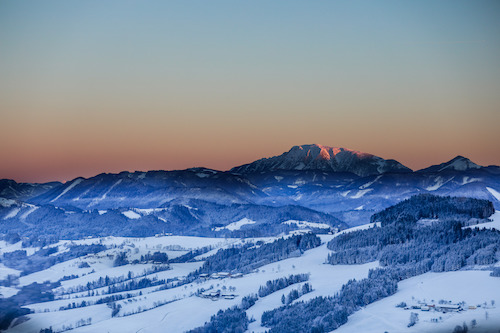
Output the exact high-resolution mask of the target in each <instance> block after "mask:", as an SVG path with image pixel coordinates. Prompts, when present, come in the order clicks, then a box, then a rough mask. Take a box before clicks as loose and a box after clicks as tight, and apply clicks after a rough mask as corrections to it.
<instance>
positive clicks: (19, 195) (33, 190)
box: [0, 179, 61, 200]
mask: <svg viewBox="0 0 500 333" xmlns="http://www.w3.org/2000/svg"><path fill="white" fill-rule="evenodd" d="M60 185H61V183H59V182H51V183H44V184H31V183H17V182H16V181H14V180H12V179H0V197H1V198H6V199H19V200H24V199H27V198H32V197H34V196H37V195H40V194H42V193H45V192H47V191H49V190H51V189H53V188H55V187H58V186H60Z"/></svg>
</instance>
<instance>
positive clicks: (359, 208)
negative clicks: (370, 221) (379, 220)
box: [354, 205, 365, 210]
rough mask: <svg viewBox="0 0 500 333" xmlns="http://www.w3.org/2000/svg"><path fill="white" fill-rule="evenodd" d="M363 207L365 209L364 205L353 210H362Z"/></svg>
mask: <svg viewBox="0 0 500 333" xmlns="http://www.w3.org/2000/svg"><path fill="white" fill-rule="evenodd" d="M364 207H365V206H364V205H361V206H359V207H356V208H354V210H363V208H364Z"/></svg>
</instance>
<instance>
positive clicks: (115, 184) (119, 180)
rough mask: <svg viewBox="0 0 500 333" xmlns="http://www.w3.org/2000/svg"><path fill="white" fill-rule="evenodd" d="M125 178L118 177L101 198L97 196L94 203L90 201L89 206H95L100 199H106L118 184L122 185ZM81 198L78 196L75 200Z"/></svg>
mask: <svg viewBox="0 0 500 333" xmlns="http://www.w3.org/2000/svg"><path fill="white" fill-rule="evenodd" d="M122 180H123V179H118V180H117V181H116V182H115V183H114V184H113V185H111V186H110V187H109V189H108V190H107V191H106V192H105V193H104V194H103V195H102V196H101V197H99V198H95V199H93V200H92V203H90V205H89V206H93V205H95V204H97V203H98V202H99V201H102V200H104V199H106V196H107V195H108V194H109V192H111V191H112V190H113V189H114V188H115V187H116V186H118V185H120V183H121V182H122ZM78 199H79V198H76V199H75V200H78Z"/></svg>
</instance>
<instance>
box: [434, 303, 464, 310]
mask: <svg viewBox="0 0 500 333" xmlns="http://www.w3.org/2000/svg"><path fill="white" fill-rule="evenodd" d="M436 311H442V312H459V311H462V307H461V306H460V305H458V304H437V305H436Z"/></svg>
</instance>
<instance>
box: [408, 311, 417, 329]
mask: <svg viewBox="0 0 500 333" xmlns="http://www.w3.org/2000/svg"><path fill="white" fill-rule="evenodd" d="M417 321H418V313H415V312H412V313H410V323H408V327H412V326H415V324H416V323H417Z"/></svg>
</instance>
